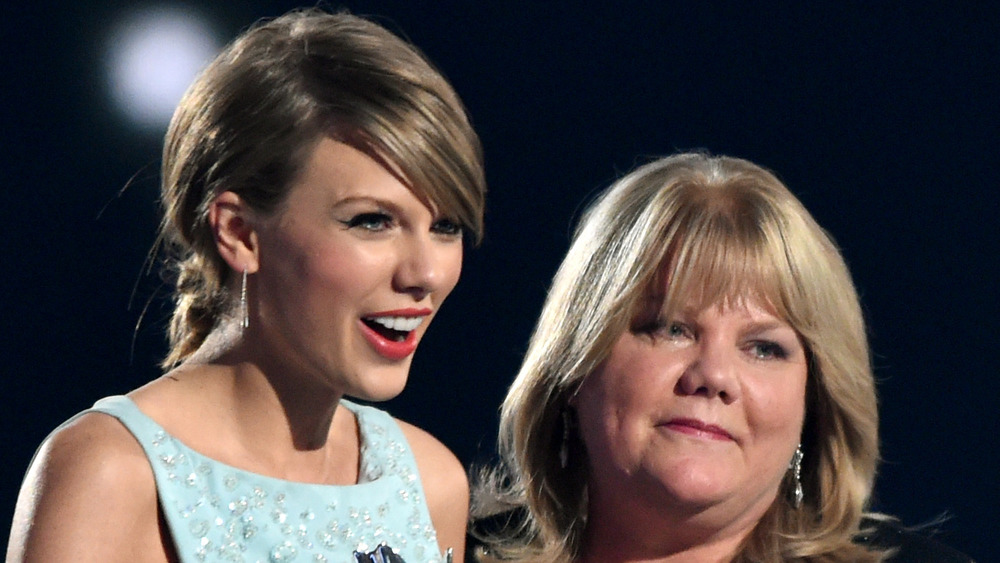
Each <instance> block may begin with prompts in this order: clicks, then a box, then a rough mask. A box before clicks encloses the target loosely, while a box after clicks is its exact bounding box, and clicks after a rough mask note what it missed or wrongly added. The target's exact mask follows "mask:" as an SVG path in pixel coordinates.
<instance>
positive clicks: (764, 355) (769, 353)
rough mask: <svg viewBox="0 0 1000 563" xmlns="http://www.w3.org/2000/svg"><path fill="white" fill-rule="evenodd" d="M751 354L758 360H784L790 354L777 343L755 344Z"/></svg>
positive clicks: (751, 346)
mask: <svg viewBox="0 0 1000 563" xmlns="http://www.w3.org/2000/svg"><path fill="white" fill-rule="evenodd" d="M750 352H751V353H752V354H753V357H754V358H757V359H758V360H775V359H777V360H783V359H785V358H787V357H788V352H786V351H785V349H784V348H783V347H782V346H781V345H780V344H778V343H777V342H766V341H765V342H753V343H752V344H751V345H750Z"/></svg>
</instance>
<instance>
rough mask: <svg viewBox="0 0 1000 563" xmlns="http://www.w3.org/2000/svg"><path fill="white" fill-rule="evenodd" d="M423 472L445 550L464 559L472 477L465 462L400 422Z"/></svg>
mask: <svg viewBox="0 0 1000 563" xmlns="http://www.w3.org/2000/svg"><path fill="white" fill-rule="evenodd" d="M397 423H398V424H399V426H400V428H401V429H402V430H403V434H404V435H405V436H406V440H407V441H408V442H409V443H410V448H411V449H412V450H413V455H414V457H416V459H417V467H418V469H419V470H420V481H421V483H422V484H423V487H424V495H425V496H426V497H427V507H428V509H429V510H430V513H431V519H432V520H433V521H434V528H435V529H436V530H437V534H438V544H439V545H440V546H441V548H442V549H447V548H449V547H450V548H453V549H454V553H455V561H456V563H460V562H461V561H462V560H463V553H464V550H465V529H466V525H467V523H468V519H469V518H468V514H469V478H468V475H467V474H466V471H465V468H464V467H462V463H461V462H460V461H459V460H458V458H457V457H455V454H453V453H452V452H451V450H449V449H448V447H447V446H445V445H444V444H442V443H441V442H440V440H438V439H437V438H435V437H434V436H432V435H431V434H430V433H428V432H427V431H425V430H422V429H420V428H417V427H416V426H413V425H412V424H409V423H406V422H403V421H401V420H397Z"/></svg>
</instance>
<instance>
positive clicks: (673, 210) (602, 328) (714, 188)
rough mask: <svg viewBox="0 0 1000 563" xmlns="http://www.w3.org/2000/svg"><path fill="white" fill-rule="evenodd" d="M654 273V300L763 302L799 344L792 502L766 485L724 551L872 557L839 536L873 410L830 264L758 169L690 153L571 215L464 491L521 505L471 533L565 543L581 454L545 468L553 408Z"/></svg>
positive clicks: (847, 301) (847, 532) (865, 493)
mask: <svg viewBox="0 0 1000 563" xmlns="http://www.w3.org/2000/svg"><path fill="white" fill-rule="evenodd" d="M661 276H665V278H664V277H661ZM664 279H667V280H670V284H669V287H668V288H667V294H666V295H665V296H663V299H664V305H665V308H666V310H671V309H673V308H676V307H677V305H678V304H679V303H681V302H683V301H684V300H685V299H687V298H690V297H691V296H696V297H698V298H700V299H701V300H702V301H703V303H705V304H709V303H714V302H718V301H719V300H726V299H738V298H741V297H747V296H749V297H753V298H757V299H760V300H762V302H765V303H768V304H769V305H771V306H772V307H773V308H774V310H775V312H776V313H777V314H778V315H779V316H781V317H782V318H783V319H785V320H786V321H787V322H788V323H789V324H790V325H792V327H793V328H794V329H795V330H796V331H797V332H798V333H799V335H800V336H801V338H802V340H803V342H804V343H805V344H806V348H807V353H808V357H809V381H808V384H807V397H806V421H805V426H804V430H803V436H802V446H803V449H804V450H805V452H806V458H805V461H804V462H803V467H802V480H803V487H804V489H805V500H804V502H803V504H802V506H801V508H798V509H795V508H793V507H792V506H791V504H790V503H788V502H787V500H785V498H784V497H783V496H779V498H778V499H777V500H776V501H775V503H774V505H773V506H772V507H771V508H770V509H769V511H768V512H767V514H766V515H765V516H764V517H763V519H762V520H761V521H760V523H759V524H758V526H757V527H756V529H755V530H754V532H753V533H752V534H751V536H750V537H749V538H748V539H747V540H746V541H745V542H744V545H743V546H742V552H741V554H740V556H739V558H738V560H741V561H788V560H796V559H798V560H805V561H866V560H877V559H878V557H879V554H876V553H871V552H867V551H866V550H865V549H864V548H862V547H859V546H856V545H854V544H853V543H852V538H853V536H854V535H855V534H856V533H857V532H858V528H859V523H860V521H861V519H862V517H863V515H864V514H865V509H866V506H867V503H868V500H869V495H870V493H871V488H872V485H873V481H874V477H875V470H876V465H877V462H878V413H877V405H876V396H875V385H874V378H873V375H872V371H871V367H870V360H869V352H868V344H867V338H866V334H865V325H864V321H863V318H862V312H861V308H860V304H859V302H858V297H857V293H856V291H855V289H854V286H853V283H852V282H851V277H850V274H849V272H848V270H847V267H846V265H845V263H844V260H843V258H842V257H841V255H840V252H839V251H838V249H837V247H836V246H835V244H834V242H833V241H832V240H831V238H830V237H829V236H828V235H827V234H826V233H825V232H824V231H823V230H822V229H821V228H820V227H819V225H817V224H816V222H815V221H814V220H813V218H812V217H811V216H810V215H809V213H808V211H806V209H805V208H804V207H803V206H802V204H801V203H800V202H799V201H798V200H797V199H796V198H795V197H794V196H793V195H792V194H791V192H789V191H788V189H787V188H786V187H785V186H784V185H783V184H782V183H781V182H780V181H779V180H778V179H777V178H776V177H775V176H774V175H773V174H771V173H770V172H768V171H767V170H764V169H763V168H761V167H759V166H756V165H754V164H753V163H750V162H748V161H745V160H741V159H736V158H729V157H721V156H719V157H712V156H707V155H705V154H700V153H689V154H678V155H675V156H671V157H668V158H663V159H660V160H657V161H655V162H652V163H650V164H647V165H645V166H642V167H640V168H638V169H637V170H635V171H633V172H632V173H630V174H628V175H627V176H625V177H624V178H622V179H621V180H619V181H618V182H616V183H615V184H614V185H612V186H611V187H610V188H609V189H608V190H607V191H605V192H604V193H603V194H602V195H601V196H600V197H599V198H598V199H597V200H596V202H595V203H594V204H593V205H592V206H591V207H590V208H589V210H588V211H587V212H586V214H585V215H584V217H583V219H582V221H581V223H580V225H579V226H578V228H577V231H576V234H575V236H574V240H573V243H572V245H571V247H570V249H569V252H568V254H567V256H566V258H565V259H564V260H563V263H562V265H561V266H560V268H559V270H558V272H557V273H556V275H555V278H554V280H553V282H552V287H551V289H550V292H549V295H548V298H547V299H546V302H545V305H544V307H543V310H542V314H541V317H540V319H539V321H538V324H537V326H536V328H535V332H534V334H533V336H532V338H531V342H530V345H529V348H528V352H527V355H526V357H525V360H524V363H523V365H522V367H521V370H520V372H519V373H518V375H517V378H516V379H515V381H514V382H513V384H512V385H511V387H510V390H509V392H508V394H507V397H506V400H505V401H504V403H503V407H502V409H501V422H500V434H499V447H500V453H501V458H502V461H503V464H504V467H503V468H501V469H500V470H498V471H496V472H494V473H493V474H492V475H489V476H488V478H487V479H486V480H485V483H484V484H483V486H482V488H481V489H480V491H479V492H478V493H477V500H476V508H475V510H476V512H477V513H478V514H480V515H481V514H486V513H490V512H496V511H499V510H503V509H515V512H520V513H523V514H524V516H525V519H524V521H523V522H522V523H521V524H522V525H521V527H520V528H519V530H517V532H516V533H515V534H514V535H515V536H516V537H509V536H508V537H499V538H497V537H494V538H492V539H490V538H486V539H487V541H488V543H492V544H493V545H492V548H491V553H492V555H493V556H497V557H500V558H501V559H517V560H530V561H545V562H556V561H572V560H573V558H574V557H576V556H577V555H578V550H579V547H580V545H581V539H582V535H583V530H584V527H585V525H586V514H587V491H586V477H587V475H586V472H587V469H586V465H587V464H585V463H574V464H570V467H568V468H566V469H562V468H561V467H560V463H559V460H558V459H556V456H555V455H554V452H556V451H558V450H559V447H560V443H561V441H562V431H563V423H562V421H561V420H560V418H561V413H562V412H563V411H564V409H565V408H566V405H567V402H568V401H569V399H570V397H572V396H573V394H574V393H576V391H577V389H578V388H579V387H580V384H581V382H582V381H583V379H584V378H585V377H587V375H588V374H590V373H591V372H592V371H594V369H595V368H596V367H597V365H598V364H600V363H601V362H602V361H603V360H604V359H605V358H606V356H607V355H608V352H609V350H610V349H611V346H612V345H613V343H614V342H615V341H616V340H617V339H618V337H619V336H620V335H621V334H622V333H623V332H624V331H625V330H626V328H627V327H628V325H629V323H630V321H631V320H632V318H633V316H634V314H635V313H636V311H637V308H638V306H639V302H640V300H641V299H642V298H643V297H644V296H645V295H648V293H649V291H650V288H651V287H653V284H654V283H655V282H657V281H661V280H664ZM658 287H662V284H660V285H658ZM570 445H571V450H570V455H571V456H584V455H586V454H585V452H584V451H583V449H582V445H581V444H580V443H579V439H578V438H576V439H574V440H572V441H571V443H570ZM785 486H786V487H790V486H791V483H790V482H786V483H785ZM665 533H669V532H665Z"/></svg>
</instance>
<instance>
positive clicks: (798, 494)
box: [788, 444, 805, 508]
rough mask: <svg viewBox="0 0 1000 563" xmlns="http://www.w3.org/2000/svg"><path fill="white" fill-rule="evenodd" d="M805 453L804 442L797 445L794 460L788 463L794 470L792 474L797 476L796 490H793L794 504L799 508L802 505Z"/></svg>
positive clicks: (793, 455)
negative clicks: (803, 459) (803, 451)
mask: <svg viewBox="0 0 1000 563" xmlns="http://www.w3.org/2000/svg"><path fill="white" fill-rule="evenodd" d="M803 457H805V454H803V453H802V444H799V445H798V446H796V447H795V453H794V454H792V462H791V463H789V464H788V468H789V469H791V470H792V475H793V476H794V478H795V490H794V491H793V492H792V506H794V507H795V508H799V507H800V506H802V497H803V493H802V458H803Z"/></svg>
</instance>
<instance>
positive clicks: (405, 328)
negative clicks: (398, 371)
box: [359, 308, 432, 361]
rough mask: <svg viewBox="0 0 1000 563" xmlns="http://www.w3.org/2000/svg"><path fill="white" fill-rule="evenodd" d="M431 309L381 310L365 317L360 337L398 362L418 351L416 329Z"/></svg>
mask: <svg viewBox="0 0 1000 563" xmlns="http://www.w3.org/2000/svg"><path fill="white" fill-rule="evenodd" d="M431 313H432V311H431V309H427V308H422V309H416V308H405V309H393V310H391V311H379V312H376V313H370V314H367V315H365V316H364V317H362V319H360V321H359V325H360V327H361V334H363V335H364V337H365V340H367V341H368V344H369V345H371V347H372V348H373V349H374V350H375V352H376V353H378V354H379V355H380V356H382V357H383V358H386V359H389V360H393V361H399V360H402V359H404V358H406V357H407V356H409V355H410V354H412V353H413V352H414V351H415V350H416V349H417V330H416V329H417V327H418V326H420V324H421V320H422V318H423V317H426V316H428V315H430V314H431Z"/></svg>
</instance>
